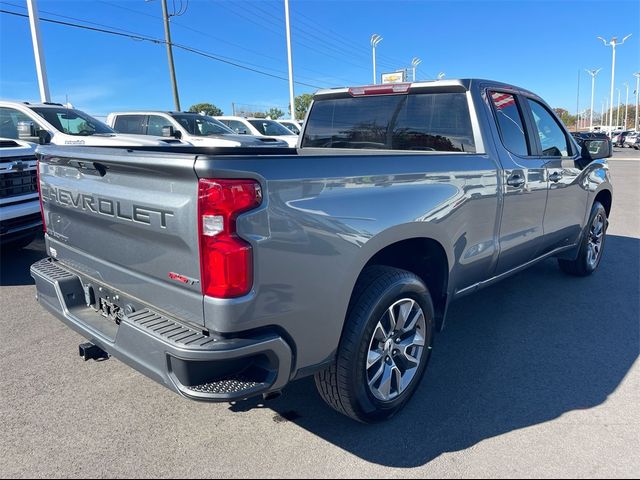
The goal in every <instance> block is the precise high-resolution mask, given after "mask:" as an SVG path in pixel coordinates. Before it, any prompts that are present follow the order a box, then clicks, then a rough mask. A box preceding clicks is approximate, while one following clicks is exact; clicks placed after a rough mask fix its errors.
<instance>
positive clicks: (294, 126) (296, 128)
mask: <svg viewBox="0 0 640 480" xmlns="http://www.w3.org/2000/svg"><path fill="white" fill-rule="evenodd" d="M276 121H277V122H278V123H279V124H280V125H284V126H285V127H286V128H288V129H289V130H291V131H292V132H293V133H295V134H296V135H300V132H302V123H301V122H298V121H296V120H276Z"/></svg>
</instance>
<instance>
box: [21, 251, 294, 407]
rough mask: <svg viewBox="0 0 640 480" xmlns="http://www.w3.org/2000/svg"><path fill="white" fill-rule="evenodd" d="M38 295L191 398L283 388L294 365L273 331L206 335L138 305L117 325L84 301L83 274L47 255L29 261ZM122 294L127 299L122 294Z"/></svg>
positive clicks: (226, 397) (100, 342) (115, 352)
mask: <svg viewBox="0 0 640 480" xmlns="http://www.w3.org/2000/svg"><path fill="white" fill-rule="evenodd" d="M31 276H32V277H33V278H34V279H35V282H36V288H37V297H38V301H39V302H40V304H42V305H43V306H44V307H45V308H46V309H47V310H49V311H50V312H51V313H52V314H53V315H55V316H56V317H58V318H59V319H60V320H62V321H63V322H64V323H65V324H67V325H68V326H69V327H71V328H72V329H74V330H75V331H76V332H78V333H79V334H80V335H82V336H83V337H85V338H87V339H88V340H89V341H91V342H92V343H93V344H95V345H97V346H98V347H100V348H101V349H103V350H104V351H106V352H107V353H109V354H110V355H112V356H114V357H116V358H118V359H119V360H121V361H123V362H124V363H126V364H127V365H129V366H131V367H133V368H135V369H136V370H138V371H140V372H142V373H143V374H145V375H147V376H148V377H150V378H152V379H154V380H156V381H157V382H159V383H161V384H163V385H165V386H166V387H168V388H170V389H171V390H173V391H175V392H177V393H179V394H181V395H183V396H185V397H188V398H192V399H195V400H204V401H232V400H239V399H243V398H248V397H251V396H255V395H259V394H264V393H269V392H272V391H277V390H280V389H282V388H283V387H284V386H285V385H286V384H287V383H288V382H289V378H290V375H291V368H292V353H291V348H290V347H289V345H288V344H287V342H286V341H285V340H284V339H283V338H282V337H280V336H278V335H277V334H274V333H260V334H254V335H250V336H247V337H244V338H225V337H221V336H214V335H210V334H208V333H206V332H203V331H202V330H199V329H197V328H196V327H193V326H190V325H187V324H184V323H181V322H180V321H179V320H176V319H172V318H169V317H168V316H166V315H164V314H161V313H159V312H155V311H154V310H153V309H151V308H144V307H142V308H137V309H135V312H133V313H128V314H125V315H124V316H123V318H122V319H121V321H120V324H119V325H117V324H116V323H115V322H114V321H113V320H110V319H108V318H105V317H104V316H103V315H102V314H101V313H99V312H98V311H96V309H95V308H92V306H91V305H87V303H88V301H90V298H91V296H87V292H86V291H85V289H84V288H83V281H82V279H81V278H80V277H79V276H78V275H77V274H75V273H74V272H72V271H71V270H69V269H68V268H65V267H64V266H63V265H61V264H60V262H57V261H56V260H53V259H50V258H47V259H44V260H41V261H39V262H37V263H35V264H33V265H32V266H31ZM125 301H126V299H125Z"/></svg>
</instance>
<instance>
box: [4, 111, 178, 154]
mask: <svg viewBox="0 0 640 480" xmlns="http://www.w3.org/2000/svg"><path fill="white" fill-rule="evenodd" d="M0 137H6V138H13V139H15V140H24V141H27V142H34V143H52V144H55V145H87V146H118V145H123V146H126V145H131V146H134V145H135V146H143V145H148V146H153V145H160V146H162V145H164V146H167V145H176V144H183V145H184V142H181V141H180V140H177V139H175V138H162V137H156V138H153V137H147V136H144V135H121V134H117V133H116V132H115V131H114V130H113V129H111V128H110V127H109V126H107V125H105V124H104V123H103V122H101V121H100V120H97V119H95V118H93V117H91V116H90V115H87V114H86V113H84V112H82V111H80V110H76V109H75V108H68V107H66V106H64V105H62V104H60V103H28V102H10V101H0Z"/></svg>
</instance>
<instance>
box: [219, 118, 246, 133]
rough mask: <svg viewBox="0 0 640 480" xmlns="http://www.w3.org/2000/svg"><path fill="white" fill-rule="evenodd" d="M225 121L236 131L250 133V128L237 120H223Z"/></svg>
mask: <svg viewBox="0 0 640 480" xmlns="http://www.w3.org/2000/svg"><path fill="white" fill-rule="evenodd" d="M223 122H224V123H225V124H226V125H227V126H228V127H229V128H230V129H231V130H233V131H234V132H236V133H250V132H249V128H247V126H246V125H245V124H244V123H242V122H239V121H237V120H223Z"/></svg>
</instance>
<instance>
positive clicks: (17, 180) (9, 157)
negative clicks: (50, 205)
mask: <svg viewBox="0 0 640 480" xmlns="http://www.w3.org/2000/svg"><path fill="white" fill-rule="evenodd" d="M35 150H36V145H34V144H33V143H29V142H24V141H21V140H16V139H13V138H0V245H1V246H2V248H3V249H4V248H20V247H24V246H26V245H28V244H29V243H31V241H32V240H33V239H34V238H35V236H36V235H37V234H38V233H39V232H40V231H41V230H42V216H41V215H40V201H39V199H38V186H37V175H36V168H37V164H36V155H35Z"/></svg>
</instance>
